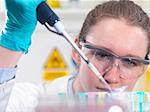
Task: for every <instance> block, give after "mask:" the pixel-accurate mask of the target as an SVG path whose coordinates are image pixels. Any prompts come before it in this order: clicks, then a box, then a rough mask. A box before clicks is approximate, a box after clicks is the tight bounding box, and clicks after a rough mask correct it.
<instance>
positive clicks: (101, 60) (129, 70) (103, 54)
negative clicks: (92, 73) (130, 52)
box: [81, 43, 150, 79]
mask: <svg viewBox="0 0 150 112" xmlns="http://www.w3.org/2000/svg"><path fill="white" fill-rule="evenodd" d="M81 45H82V48H83V52H84V53H85V55H86V56H87V57H88V58H89V59H90V61H91V62H92V63H93V64H94V65H95V66H96V68H98V70H99V72H100V73H101V74H102V75H103V74H105V73H107V72H108V71H110V70H111V69H112V68H113V67H117V68H118V69H117V70H118V71H119V75H120V78H123V79H131V78H137V77H139V76H140V75H142V73H143V72H144V67H145V65H148V64H150V61H149V60H148V59H141V58H138V57H127V56H122V57H121V56H118V55H116V54H114V53H112V52H111V51H109V50H107V49H105V48H100V47H97V46H94V45H92V44H90V43H81ZM116 62H117V64H115V63H116Z"/></svg>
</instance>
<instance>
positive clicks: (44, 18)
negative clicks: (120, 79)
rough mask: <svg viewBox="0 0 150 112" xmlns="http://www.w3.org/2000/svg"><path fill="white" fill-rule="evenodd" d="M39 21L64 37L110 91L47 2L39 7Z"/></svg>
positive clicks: (109, 88)
mask: <svg viewBox="0 0 150 112" xmlns="http://www.w3.org/2000/svg"><path fill="white" fill-rule="evenodd" d="M37 19H38V21H39V22H40V23H41V24H44V25H45V26H46V27H47V29H48V30H49V31H51V32H53V33H56V34H58V35H60V36H63V37H64V38H65V39H66V40H67V42H68V43H69V44H70V45H71V46H72V47H73V48H74V49H75V50H76V52H77V53H78V54H79V55H80V56H81V58H82V59H83V60H84V61H85V63H86V64H87V65H88V67H89V68H90V69H91V70H92V71H93V73H94V74H95V75H96V76H97V77H98V78H99V80H100V81H101V82H102V83H103V84H104V86H105V87H106V88H107V89H108V90H109V91H110V92H112V90H111V87H110V86H109V85H108V83H107V82H106V81H105V79H104V78H103V77H102V75H101V74H100V72H99V71H98V70H97V68H96V67H95V66H94V65H93V64H92V63H91V62H90V61H89V59H88V58H87V57H86V56H85V54H84V53H83V52H82V51H81V50H80V48H79V47H78V46H77V45H76V44H75V42H74V41H73V40H72V38H71V37H70V36H69V35H68V33H67V32H66V31H65V29H64V27H63V25H62V24H61V22H60V19H59V17H58V16H57V15H56V14H55V13H54V12H53V11H52V10H51V8H50V7H49V6H48V5H47V4H46V2H42V3H41V4H40V5H39V6H38V7H37ZM49 26H52V27H54V28H55V29H56V31H57V32H55V31H53V30H51V29H50V28H49Z"/></svg>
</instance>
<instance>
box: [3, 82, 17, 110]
mask: <svg viewBox="0 0 150 112" xmlns="http://www.w3.org/2000/svg"><path fill="white" fill-rule="evenodd" d="M14 83H15V79H12V80H10V81H8V82H5V83H3V84H0V112H5V110H6V107H7V104H8V100H9V97H10V93H11V91H12V88H13V86H14Z"/></svg>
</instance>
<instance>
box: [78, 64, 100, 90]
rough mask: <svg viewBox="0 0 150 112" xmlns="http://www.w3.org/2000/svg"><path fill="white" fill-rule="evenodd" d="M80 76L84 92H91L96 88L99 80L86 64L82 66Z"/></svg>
mask: <svg viewBox="0 0 150 112" xmlns="http://www.w3.org/2000/svg"><path fill="white" fill-rule="evenodd" d="M79 75H80V82H81V83H82V84H81V85H82V87H83V88H84V90H86V91H89V90H93V88H95V85H96V83H97V80H98V79H97V77H96V76H95V75H94V74H93V72H92V71H91V70H90V69H89V68H88V66H87V65H86V64H85V63H82V64H81V66H80V71H79Z"/></svg>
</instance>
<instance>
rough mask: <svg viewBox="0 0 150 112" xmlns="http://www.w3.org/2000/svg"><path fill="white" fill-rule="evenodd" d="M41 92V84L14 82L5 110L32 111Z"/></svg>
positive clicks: (9, 111) (14, 111)
mask: <svg viewBox="0 0 150 112" xmlns="http://www.w3.org/2000/svg"><path fill="white" fill-rule="evenodd" d="M42 92H43V88H42V86H39V85H35V84H31V83H16V84H15V86H14V88H13V90H12V94H11V96H10V99H9V102H8V106H7V110H6V112H34V111H35V107H36V106H37V105H38V99H39V97H40V95H41V94H42Z"/></svg>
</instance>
